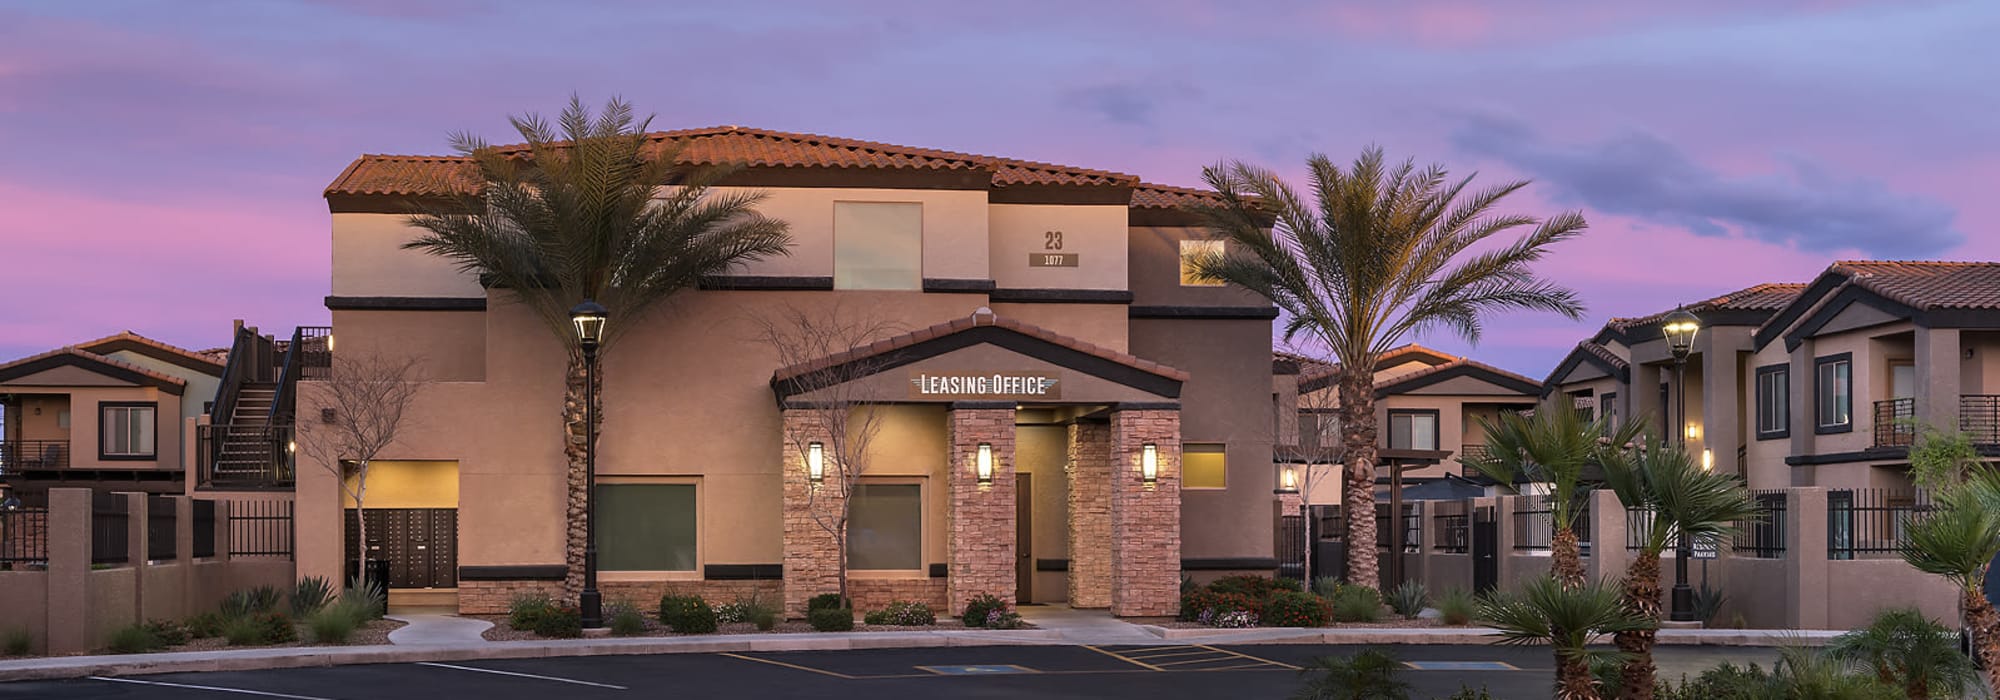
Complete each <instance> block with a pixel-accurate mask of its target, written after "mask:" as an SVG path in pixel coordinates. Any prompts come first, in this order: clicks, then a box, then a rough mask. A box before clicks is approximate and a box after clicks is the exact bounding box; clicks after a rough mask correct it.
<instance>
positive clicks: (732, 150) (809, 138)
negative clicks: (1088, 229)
mask: <svg viewBox="0 0 2000 700" xmlns="http://www.w3.org/2000/svg"><path fill="white" fill-rule="evenodd" d="M647 136H648V137H649V138H650V139H651V141H652V149H653V150H654V151H656V152H657V151H658V150H661V149H664V148H665V147H666V146H667V145H668V144H670V143H671V144H674V145H677V146H679V147H680V153H679V158H680V160H681V162H684V163H688V164H693V165H720V164H730V165H747V166H775V167H808V168H810V167H819V168H889V169H920V170H968V171H987V172H991V173H992V178H993V179H992V184H993V186H994V187H1009V186H1014V185H1067V186H1093V185H1118V186H1133V185H1137V184H1138V183H1139V178H1138V177H1136V176H1133V175H1126V174H1123V173H1115V172H1110V171H1106V170H1093V169H1089V168H1078V167H1072V166H1067V165H1055V164H1051V163H1038V162H1034V161H1026V160H1018V159H1013V158H998V157H994V156H983V155H976V154H970V153H958V152H954V151H942V150H937V149H930V148H917V147H912V146H899V145H894V144H887V143H878V142H874V141H861V140H857V139H846V138H839V137H834V136H822V135H818V134H798V133H789V132H783V131H770V130H766V129H752V128H747V127H740V126H718V127H709V128H702V129H682V130H677V131H660V132H653V133H649V134H648V135H647ZM500 150H501V152H503V153H507V154H510V155H520V154H523V153H526V152H527V149H526V147H524V146H502V147H500ZM477 185H478V176H477V172H476V170H474V167H473V165H472V162H471V160H470V159H468V158H463V157H455V156H394V155H364V156H362V157H361V158H359V159H357V160H355V161H354V163H353V164H350V165H349V166H347V169H346V170H345V171H343V172H341V174H340V176H339V177H336V178H334V180H333V183H332V184H330V185H327V188H326V194H329V195H335V194H345V195H403V196H421V195H443V194H459V193H463V192H466V191H468V190H467V188H475V187H477Z"/></svg>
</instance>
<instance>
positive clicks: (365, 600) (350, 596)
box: [340, 576, 547, 622]
mask: <svg viewBox="0 0 2000 700" xmlns="http://www.w3.org/2000/svg"><path fill="white" fill-rule="evenodd" d="M543 598H544V599H547V596H543ZM340 601H341V602H343V603H349V604H352V605H353V606H354V608H355V609H356V610H359V611H361V613H362V614H363V615H364V616H365V617H363V618H361V619H362V621H363V622H366V621H368V620H380V619H382V613H384V612H387V611H388V610H389V590H388V589H386V588H383V583H382V582H381V581H369V580H367V579H364V578H362V577H360V576H356V577H354V578H351V579H348V581H347V590H345V591H342V592H341V593H340Z"/></svg>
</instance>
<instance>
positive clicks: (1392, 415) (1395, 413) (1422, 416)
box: [1389, 409, 1438, 450]
mask: <svg viewBox="0 0 2000 700" xmlns="http://www.w3.org/2000/svg"><path fill="white" fill-rule="evenodd" d="M1389 449H1392V450H1435V449H1438V412H1437V410H1436V409H1390V411H1389Z"/></svg>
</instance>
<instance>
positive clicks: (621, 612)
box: [611, 605, 646, 637]
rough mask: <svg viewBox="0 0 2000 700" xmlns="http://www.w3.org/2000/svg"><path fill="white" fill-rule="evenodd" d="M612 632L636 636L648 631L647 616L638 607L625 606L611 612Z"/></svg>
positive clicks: (622, 635) (623, 635) (624, 635)
mask: <svg viewBox="0 0 2000 700" xmlns="http://www.w3.org/2000/svg"><path fill="white" fill-rule="evenodd" d="M611 633H612V634H615V635H618V636H620V637H636V636H638V635H641V634H645V633H646V616H645V615H642V614H640V613H639V610H638V608H634V607H631V606H629V605H628V606H623V607H620V608H618V609H617V610H616V611H615V612H612V613H611Z"/></svg>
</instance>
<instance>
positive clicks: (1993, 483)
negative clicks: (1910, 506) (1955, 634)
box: [1901, 428, 2000, 688]
mask: <svg viewBox="0 0 2000 700" xmlns="http://www.w3.org/2000/svg"><path fill="white" fill-rule="evenodd" d="M1910 466H1911V471H1912V472H1913V473H1914V474H1915V475H1916V478H1917V483H1919V484H1920V485H1923V486H1925V487H1927V488H1929V489H1931V490H1932V493H1933V494H1934V497H1933V506H1932V509H1931V512H1930V513H1929V514H1927V515H1924V516H1921V517H1916V518H1912V519H1910V521H1909V522H1908V523H1907V524H1906V526H1905V531H1906V532H1907V533H1908V539H1907V540H1905V541H1904V543H1903V545H1902V550H1901V553H1902V555H1903V560H1904V561H1907V562H1909V563H1910V565H1911V566H1914V567H1916V568H1917V570H1919V571H1923V572H1925V573H1930V574H1936V575H1939V576H1943V577H1944V578H1945V579H1946V580H1948V581H1951V582H1952V583H1953V584H1956V585H1957V586H1958V589H1959V611H1960V614H1961V616H1962V617H1963V620H1964V623H1965V627H1966V631H1967V632H1968V633H1969V634H1971V635H1972V651H1973V654H1974V655H1975V656H1976V657H1977V658H1978V659H1979V664H1980V667H1981V668H1982V669H1983V670H1984V671H1985V672H1986V681H1987V684H1988V685H1990V686H1992V687H1994V688H2000V612H1996V611H1995V610H1994V608H1993V603H1992V602H1990V601H1988V600H1987V599H1986V590H1985V583H1986V568H1987V566H1989V565H1990V564H1991V563H1992V562H1993V559H1994V557H2000V469H1995V468H1994V467H1993V465H1992V464H1989V463H1987V462H1986V461H1985V460H1984V458H1982V457H1981V456H1980V455H1979V452H1978V451H1977V450H1974V449H1971V442H1970V441H1969V440H1967V439H1966V438H1965V436H1964V435H1961V434H1958V433H1954V432H1944V431H1938V430H1935V429H1929V428H1926V429H1925V430H1923V431H1922V432H1921V433H1920V434H1919V436H1918V438H1917V440H1916V443H1915V444H1913V445H1911V447H1910Z"/></svg>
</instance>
